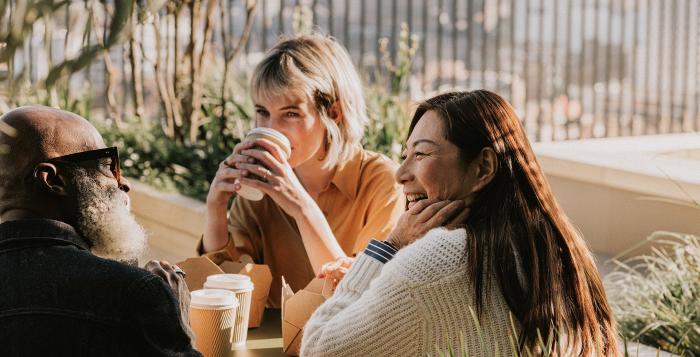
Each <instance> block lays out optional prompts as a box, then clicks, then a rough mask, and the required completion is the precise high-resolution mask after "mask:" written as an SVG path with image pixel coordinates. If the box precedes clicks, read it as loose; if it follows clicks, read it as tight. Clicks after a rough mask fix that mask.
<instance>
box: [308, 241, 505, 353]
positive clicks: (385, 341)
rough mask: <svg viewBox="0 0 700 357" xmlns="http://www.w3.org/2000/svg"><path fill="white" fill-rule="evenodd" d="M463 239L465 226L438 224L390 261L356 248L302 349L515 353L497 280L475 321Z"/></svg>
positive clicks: (315, 316)
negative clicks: (451, 227) (357, 251)
mask: <svg viewBox="0 0 700 357" xmlns="http://www.w3.org/2000/svg"><path fill="white" fill-rule="evenodd" d="M466 241H467V236H466V231H465V230H464V229H458V230H453V231H448V230H446V229H444V228H437V229H433V230H431V231H430V232H428V234H426V236H425V237H423V238H422V239H419V240H418V241H416V242H415V243H413V244H411V245H410V246H408V247H406V248H404V249H402V250H400V251H399V252H398V253H397V254H396V256H394V258H393V259H392V260H391V261H390V262H388V263H387V264H382V263H380V262H379V261H377V260H376V259H374V258H372V257H370V256H368V255H365V254H361V255H359V256H358V258H357V260H356V261H355V264H354V265H353V267H352V269H350V271H349V272H348V274H347V275H346V276H345V278H344V279H343V281H342V282H341V283H340V285H339V286H338V288H337V289H336V291H335V294H334V295H333V297H331V298H330V299H328V300H327V301H326V302H325V303H324V304H323V305H321V306H320V307H319V308H318V310H316V312H315V313H314V314H313V315H312V316H311V319H309V321H308V322H307V324H306V327H305V328H304V337H303V341H302V349H301V355H302V356H425V355H438V354H439V353H440V352H448V351H449V350H450V349H451V350H452V351H460V352H461V351H462V349H464V351H465V352H467V354H468V355H469V356H486V355H494V354H496V353H498V354H501V355H512V352H511V347H510V346H511V345H510V341H509V338H508V336H509V334H512V333H511V331H512V328H511V323H510V317H509V311H510V310H509V309H508V305H507V304H506V302H505V300H504V298H503V295H502V294H501V293H500V290H499V289H498V286H497V284H496V283H495V281H494V280H493V279H492V280H491V281H490V284H488V285H490V288H489V291H488V293H487V294H486V296H487V298H486V299H485V301H484V305H483V311H482V316H481V320H480V322H479V324H480V326H479V327H478V328H477V323H476V321H475V320H474V317H473V316H472V314H471V312H470V307H472V309H474V313H476V310H475V308H474V306H475V304H474V297H475V293H474V289H473V284H472V282H471V279H469V278H468V276H467V273H466V261H465V258H466V257H465V249H466ZM516 328H517V327H516ZM460 340H462V341H463V343H460Z"/></svg>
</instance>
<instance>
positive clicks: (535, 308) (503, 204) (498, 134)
mask: <svg viewBox="0 0 700 357" xmlns="http://www.w3.org/2000/svg"><path fill="white" fill-rule="evenodd" d="M427 111H434V112H436V113H437V114H438V115H439V116H440V117H441V118H442V119H443V120H444V123H445V133H444V135H445V137H446V138H447V139H448V140H449V141H450V142H452V143H453V144H455V145H456V146H458V147H459V150H460V155H461V159H462V160H463V162H464V163H469V162H471V161H472V160H473V159H474V158H475V157H476V156H477V155H478V154H479V153H480V152H481V150H482V149H483V148H485V147H490V148H492V149H493V150H494V151H495V152H496V155H497V157H498V169H497V172H496V174H495V176H494V178H493V180H492V181H491V182H490V183H489V184H488V185H487V186H486V187H484V189H482V190H481V191H480V192H478V193H477V194H476V197H475V199H474V201H473V204H472V206H471V207H470V216H469V218H468V219H467V222H466V227H467V233H468V237H469V241H468V244H467V252H466V254H467V264H468V268H469V269H468V274H469V278H470V281H472V282H473V284H474V288H475V291H477V292H482V291H488V289H487V288H488V286H487V285H488V284H489V281H490V279H487V278H486V277H488V276H494V277H495V280H496V283H497V284H498V287H499V288H500V291H501V293H502V294H503V296H504V297H505V300H506V302H507V303H508V306H509V308H510V310H511V312H512V313H513V315H514V316H515V317H516V318H517V320H518V322H519V324H520V328H521V333H520V341H521V347H527V348H531V349H533V348H536V344H537V340H538V337H537V336H538V335H537V334H538V332H539V333H540V334H541V336H542V338H543V339H546V338H547V337H548V336H549V335H550V334H552V335H553V337H554V343H555V344H557V343H558V344H559V345H558V346H556V349H560V348H561V349H563V350H565V351H568V352H567V354H572V353H575V354H580V355H586V356H587V355H591V354H593V353H596V354H602V355H608V356H614V355H617V345H616V335H617V333H616V327H615V323H614V321H613V317H612V312H611V309H610V306H609V305H608V301H607V298H606V296H605V291H604V290H603V284H602V283H601V279H600V275H599V273H598V270H597V269H596V267H595V264H594V261H593V258H592V256H591V253H590V251H589V250H588V248H587V247H586V243H585V242H584V240H583V239H582V238H581V237H580V236H579V234H578V233H577V231H576V230H575V229H574V227H573V226H572V224H571V223H570V221H569V219H568V218H567V217H566V215H565V214H564V212H563V210H562V209H561V208H560V207H559V205H558V203H557V201H556V199H555V198H554V195H553V194H552V191H551V189H550V187H549V184H548V183H547V180H546V178H545V176H544V174H543V173H542V170H541V169H540V166H539V164H538V163H537V159H536V158H535V155H534V153H533V151H532V148H531V147H530V144H529V142H528V140H527V137H526V135H525V132H524V130H523V128H522V125H521V124H520V121H519V120H518V117H517V115H516V114H515V111H514V110H513V108H512V107H511V106H510V104H509V103H508V102H507V101H506V100H505V99H503V98H502V97H501V96H499V95H497V94H495V93H492V92H489V91H485V90H477V91H472V92H451V93H446V94H441V95H438V96H436V97H433V98H430V99H428V100H426V101H425V102H423V103H422V104H420V105H419V107H418V108H417V110H416V113H415V114H414V116H413V119H412V122H411V126H410V129H409V135H410V133H411V132H412V131H413V128H415V126H416V124H417V123H418V121H419V120H420V118H421V117H422V116H423V114H425V112H427ZM487 298H488V297H487V296H484V294H481V293H477V296H476V297H475V303H476V309H477V311H478V312H479V314H480V313H481V309H482V306H483V303H484V299H487ZM479 316H480V315H479Z"/></svg>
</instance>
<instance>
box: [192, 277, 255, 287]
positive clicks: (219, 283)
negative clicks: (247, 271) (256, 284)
mask: <svg viewBox="0 0 700 357" xmlns="http://www.w3.org/2000/svg"><path fill="white" fill-rule="evenodd" d="M204 287H206V288H213V289H228V290H234V291H237V290H252V289H253V282H252V281H251V280H250V277H249V276H247V275H243V274H214V275H209V276H208V277H207V281H206V282H205V283H204Z"/></svg>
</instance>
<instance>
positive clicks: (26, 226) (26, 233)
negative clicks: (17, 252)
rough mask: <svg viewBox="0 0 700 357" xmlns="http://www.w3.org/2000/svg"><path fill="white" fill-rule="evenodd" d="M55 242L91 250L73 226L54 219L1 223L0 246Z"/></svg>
mask: <svg viewBox="0 0 700 357" xmlns="http://www.w3.org/2000/svg"><path fill="white" fill-rule="evenodd" d="M47 239H51V240H55V241H56V243H57V244H72V245H74V246H76V247H78V248H81V249H85V250H89V249H90V244H89V243H88V241H87V240H86V239H85V238H83V237H82V236H80V234H78V232H77V231H76V230H75V228H73V226H71V225H69V224H67V223H64V222H60V221H55V220H52V219H21V220H16V221H8V222H4V223H0V245H2V244H9V243H11V242H21V241H25V242H26V241H29V240H47Z"/></svg>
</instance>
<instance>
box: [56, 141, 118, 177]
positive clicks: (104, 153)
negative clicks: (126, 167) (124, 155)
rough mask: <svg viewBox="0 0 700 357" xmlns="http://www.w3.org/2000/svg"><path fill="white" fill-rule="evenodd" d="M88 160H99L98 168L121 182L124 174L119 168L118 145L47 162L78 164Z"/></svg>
mask: <svg viewBox="0 0 700 357" xmlns="http://www.w3.org/2000/svg"><path fill="white" fill-rule="evenodd" d="M101 159H110V161H109V163H106V162H100V160H101ZM88 161H98V165H97V169H98V170H99V171H100V172H101V173H102V174H104V175H105V176H108V177H109V176H113V177H114V178H115V179H116V180H117V184H121V179H122V175H121V169H120V168H119V150H117V147H116V146H112V147H109V148H104V149H97V150H89V151H83V152H78V153H75V154H70V155H64V156H59V157H55V158H53V159H49V160H47V161H46V162H48V163H53V164H68V165H78V164H82V163H85V162H88Z"/></svg>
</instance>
